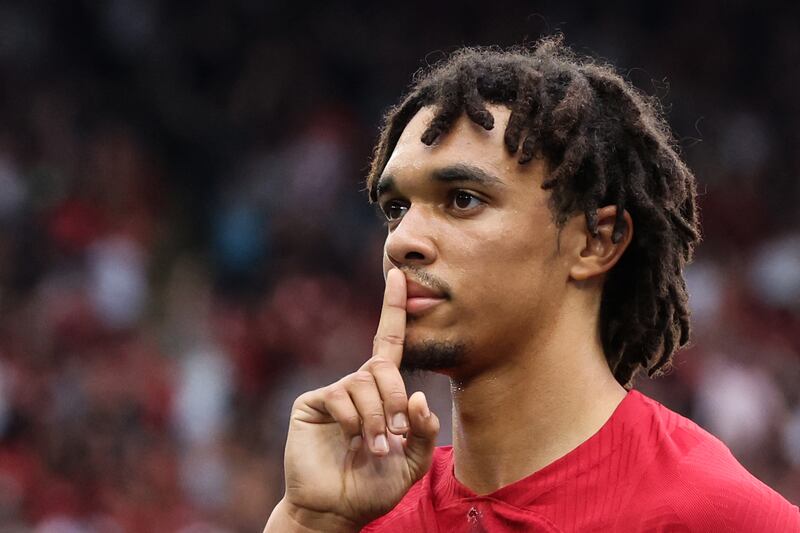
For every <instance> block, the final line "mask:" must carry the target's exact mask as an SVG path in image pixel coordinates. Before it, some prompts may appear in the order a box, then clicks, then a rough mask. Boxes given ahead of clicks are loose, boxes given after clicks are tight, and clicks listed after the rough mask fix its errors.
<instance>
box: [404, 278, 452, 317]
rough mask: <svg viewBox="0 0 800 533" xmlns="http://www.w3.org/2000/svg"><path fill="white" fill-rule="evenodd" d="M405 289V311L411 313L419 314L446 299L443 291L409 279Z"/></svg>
mask: <svg viewBox="0 0 800 533" xmlns="http://www.w3.org/2000/svg"><path fill="white" fill-rule="evenodd" d="M406 291H407V293H406V312H407V313H408V314H411V315H420V314H422V313H424V312H425V311H428V310H430V309H432V308H434V307H436V306H437V305H439V304H441V303H443V302H445V301H447V296H446V295H445V293H444V292H442V291H439V290H436V289H432V288H430V287H426V286H424V285H420V284H419V283H417V282H415V281H411V280H407V281H406Z"/></svg>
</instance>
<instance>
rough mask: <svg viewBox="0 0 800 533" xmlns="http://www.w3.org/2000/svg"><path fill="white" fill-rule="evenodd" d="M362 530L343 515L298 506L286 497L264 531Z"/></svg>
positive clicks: (317, 532)
mask: <svg viewBox="0 0 800 533" xmlns="http://www.w3.org/2000/svg"><path fill="white" fill-rule="evenodd" d="M360 530H361V528H360V527H359V526H358V525H357V524H355V523H354V522H351V521H350V520H348V519H346V518H344V517H342V516H339V515H336V514H333V513H321V512H317V511H312V510H310V509H304V508H302V507H297V506H296V505H293V504H292V503H290V502H288V501H287V500H286V498H284V499H282V500H281V501H280V502H279V503H278V505H276V506H275V509H273V510H272V514H271V515H270V517H269V520H268V521H267V525H266V527H265V528H264V533H273V532H281V533H284V532H286V533H290V532H291V533H322V532H325V533H328V532H331V533H351V532H353V531H360Z"/></svg>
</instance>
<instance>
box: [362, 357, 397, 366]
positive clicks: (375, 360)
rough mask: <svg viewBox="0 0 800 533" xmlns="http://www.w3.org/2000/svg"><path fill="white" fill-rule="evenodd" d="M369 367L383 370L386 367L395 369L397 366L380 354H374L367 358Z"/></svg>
mask: <svg viewBox="0 0 800 533" xmlns="http://www.w3.org/2000/svg"><path fill="white" fill-rule="evenodd" d="M369 367H370V368H371V369H373V370H384V369H387V368H388V369H394V370H397V367H396V366H395V365H394V364H393V363H392V362H391V361H389V360H388V359H386V358H385V357H382V356H380V355H375V356H373V357H372V359H370V360H369Z"/></svg>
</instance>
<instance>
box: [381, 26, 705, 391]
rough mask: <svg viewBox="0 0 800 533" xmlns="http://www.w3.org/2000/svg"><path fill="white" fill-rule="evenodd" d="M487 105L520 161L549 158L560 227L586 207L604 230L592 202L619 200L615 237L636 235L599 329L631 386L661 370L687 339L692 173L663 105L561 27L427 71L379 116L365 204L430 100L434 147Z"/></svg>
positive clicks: (483, 114)
mask: <svg viewBox="0 0 800 533" xmlns="http://www.w3.org/2000/svg"><path fill="white" fill-rule="evenodd" d="M487 103H492V104H502V105H505V106H507V107H508V108H509V109H510V111H511V114H510V118H509V121H508V125H507V126H506V129H505V133H504V144H505V147H506V149H507V150H508V152H509V153H511V154H517V153H519V157H518V161H519V164H523V165H524V164H525V163H527V162H529V161H530V160H531V159H533V158H534V157H536V158H542V157H543V158H545V160H546V161H547V162H548V164H549V168H550V169H551V170H550V172H549V173H548V175H547V176H546V179H545V180H544V182H543V184H542V188H543V189H547V190H550V191H551V197H550V204H551V210H552V212H553V217H554V220H555V221H556V223H557V224H558V225H559V226H561V225H563V224H564V223H565V222H566V220H567V219H568V218H569V216H570V215H572V214H575V213H579V212H583V213H584V214H585V216H586V224H587V228H588V230H589V231H590V232H591V233H592V234H593V235H597V232H598V229H597V223H598V221H597V210H598V208H599V207H602V206H604V205H615V206H616V207H617V214H616V219H615V223H614V229H613V232H612V239H613V241H614V242H618V241H619V239H620V238H621V237H622V236H623V234H624V231H625V229H626V228H625V226H626V223H625V219H624V217H623V215H624V211H625V210H627V211H628V212H629V213H630V216H631V218H632V220H633V222H634V225H635V227H636V231H635V232H634V235H633V239H632V241H631V243H630V245H629V246H628V249H627V250H626V251H625V253H624V254H623V256H622V257H621V258H620V260H619V262H618V263H617V265H615V267H614V268H613V269H612V270H611V271H610V272H609V273H608V275H607V278H606V281H605V284H604V286H603V294H602V299H601V306H600V329H601V339H602V344H603V350H604V353H605V356H606V359H607V361H608V365H609V368H610V369H611V371H612V372H613V374H614V377H615V379H616V380H617V381H618V382H619V383H620V384H622V385H623V386H625V387H626V388H629V387H630V386H631V382H632V380H633V377H634V376H635V375H636V373H637V372H638V371H639V370H640V369H645V370H646V371H647V373H648V375H650V376H653V375H656V374H658V373H661V372H663V371H664V370H665V369H666V368H667V367H668V365H669V364H670V362H671V360H672V355H673V353H674V351H675V350H676V349H677V348H679V347H681V346H684V345H685V344H686V343H687V342H688V340H689V330H690V327H689V308H688V301H687V300H688V298H687V293H686V283H685V280H684V278H683V269H684V266H685V265H686V263H687V262H689V261H690V260H691V258H692V253H693V250H694V246H695V245H696V244H697V242H698V241H699V240H700V230H699V222H698V213H697V208H696V205H695V196H696V185H695V179H694V176H693V174H692V172H691V171H690V170H689V169H688V168H687V166H686V165H685V164H684V162H683V161H682V160H681V157H680V156H679V154H678V147H677V143H676V141H675V140H674V138H673V136H672V134H671V132H670V129H669V127H668V125H667V124H666V122H665V120H664V119H663V118H662V115H661V108H660V106H659V104H658V102H657V101H656V100H655V99H654V98H651V97H648V96H647V95H645V94H643V93H641V92H640V91H638V90H637V89H636V88H635V87H633V86H632V85H631V84H630V83H629V82H627V81H625V80H624V79H623V78H622V77H621V76H619V75H618V74H617V73H616V72H615V71H614V69H613V68H612V67H610V66H608V65H605V64H600V63H598V62H596V61H594V60H592V59H590V58H586V57H578V56H576V54H575V53H574V52H572V51H571V50H570V49H569V48H568V47H566V46H565V45H564V44H563V39H562V37H560V36H556V37H548V38H545V39H542V40H540V41H539V42H538V43H536V45H535V46H533V47H532V48H512V49H508V50H502V49H499V48H463V49H460V50H458V51H457V52H455V53H453V54H452V55H451V56H450V57H449V58H448V59H446V60H444V61H443V62H441V63H439V64H437V65H434V66H433V67H431V68H429V69H427V70H426V71H422V72H420V73H419V74H417V75H416V76H415V79H414V82H413V83H412V86H411V88H410V90H409V92H408V93H407V94H406V96H405V97H404V98H403V99H402V100H401V102H400V103H399V104H398V105H396V106H394V107H392V108H391V109H389V111H388V112H387V113H386V115H385V117H384V123H383V128H382V130H381V134H380V138H379V141H378V144H377V145H376V147H375V151H374V155H373V158H372V162H371V167H370V171H369V174H368V178H367V190H368V192H369V197H370V201H371V202H374V201H376V199H377V198H376V184H377V182H378V178H379V177H380V175H381V173H382V172H383V169H384V167H385V166H386V163H387V161H388V159H389V157H390V155H391V153H392V151H393V150H394V148H395V146H396V144H397V141H398V139H399V138H400V135H401V133H402V132H403V130H404V128H405V127H406V125H407V124H408V123H409V121H410V120H411V119H412V117H414V115H415V114H416V113H417V112H418V111H419V110H420V109H421V108H423V107H426V106H432V107H433V108H434V109H435V113H434V117H433V119H432V120H431V122H430V123H429V125H428V126H427V129H426V130H425V132H424V133H423V135H422V137H421V139H420V140H421V141H422V142H423V143H425V144H427V145H430V144H432V143H433V142H434V141H435V140H436V139H437V138H438V137H439V136H441V135H443V134H445V133H446V132H447V131H448V130H449V129H450V128H451V127H452V125H453V124H454V122H455V121H456V120H457V119H458V118H459V117H460V116H461V115H462V114H464V113H466V115H467V117H469V119H470V120H472V121H473V122H475V123H476V124H479V125H480V126H482V127H483V128H485V129H487V130H490V129H492V128H493V126H494V118H493V115H492V114H491V113H490V112H489V111H488V109H487V108H486V104H487Z"/></svg>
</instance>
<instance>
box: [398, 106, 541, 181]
mask: <svg viewBox="0 0 800 533" xmlns="http://www.w3.org/2000/svg"><path fill="white" fill-rule="evenodd" d="M487 109H488V110H489V111H490V112H491V113H492V115H494V128H493V129H491V130H488V131H487V130H485V129H483V127H481V126H479V125H478V124H475V123H474V122H472V121H471V120H470V119H469V118H468V117H467V116H466V115H462V116H461V117H459V119H458V120H456V122H455V123H454V124H453V126H452V127H451V128H450V130H449V131H448V132H447V133H444V134H442V135H440V136H439V138H438V139H437V140H436V142H434V143H433V144H432V145H431V146H428V145H426V144H425V143H423V142H422V141H421V140H420V137H422V134H423V133H424V132H425V130H426V129H427V127H428V126H429V124H430V122H431V120H432V119H433V117H434V115H435V111H436V110H435V109H434V108H432V107H424V108H422V109H421V110H420V111H419V112H418V113H417V114H416V115H415V116H414V117H413V118H412V119H411V121H410V122H409V123H408V125H407V126H406V128H405V129H404V130H403V133H402V134H401V135H400V139H399V140H398V141H397V145H396V146H395V149H394V151H393V152H392V155H391V157H390V158H389V161H388V162H387V163H386V167H385V168H384V171H383V173H382V176H389V175H391V176H392V177H394V178H395V179H398V180H400V181H402V180H403V179H404V178H411V177H413V176H423V175H430V174H431V173H433V172H434V171H435V170H436V169H438V168H442V167H446V166H454V165H468V166H472V167H476V168H479V169H482V170H483V171H485V172H486V173H487V174H490V175H493V176H496V177H498V178H499V179H500V180H502V181H504V182H507V183H508V184H509V185H513V184H522V183H523V182H524V183H527V184H530V182H531V180H538V181H539V182H541V171H542V167H543V163H542V161H541V160H538V159H533V160H532V161H531V162H530V163H526V164H524V165H520V164H519V163H518V161H517V158H518V157H519V154H511V153H509V152H508V150H507V149H506V146H505V143H504V141H503V135H504V132H505V129H506V125H507V124H508V119H509V116H510V114H511V111H510V110H509V109H508V108H507V107H505V106H502V105H487Z"/></svg>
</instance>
